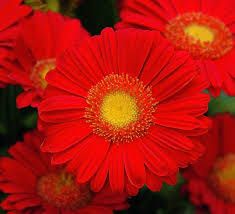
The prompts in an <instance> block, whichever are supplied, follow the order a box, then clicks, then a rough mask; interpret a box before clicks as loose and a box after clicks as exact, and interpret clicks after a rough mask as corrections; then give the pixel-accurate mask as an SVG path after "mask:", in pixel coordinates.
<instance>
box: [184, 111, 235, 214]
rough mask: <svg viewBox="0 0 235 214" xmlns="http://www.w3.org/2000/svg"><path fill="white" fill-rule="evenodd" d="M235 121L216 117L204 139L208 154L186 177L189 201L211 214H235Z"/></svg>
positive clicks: (232, 118)
mask: <svg viewBox="0 0 235 214" xmlns="http://www.w3.org/2000/svg"><path fill="white" fill-rule="evenodd" d="M234 136H235V117H234V116H230V115H218V116H216V117H214V118H213V127H212V130H211V131H210V133H209V136H208V137H207V138H205V139H204V142H205V144H206V146H207V152H206V153H205V155H204V156H203V157H202V158H201V160H200V161H198V162H197V163H196V164H195V165H194V166H193V167H192V169H190V170H189V171H187V172H186V173H185V178H186V179H187V180H188V184H187V185H186V187H187V189H188V191H189V194H190V199H191V201H192V202H193V203H194V204H195V205H197V206H207V207H209V209H210V211H211V213H213V214H222V213H223V214H232V213H235V144H234V140H233V139H234Z"/></svg>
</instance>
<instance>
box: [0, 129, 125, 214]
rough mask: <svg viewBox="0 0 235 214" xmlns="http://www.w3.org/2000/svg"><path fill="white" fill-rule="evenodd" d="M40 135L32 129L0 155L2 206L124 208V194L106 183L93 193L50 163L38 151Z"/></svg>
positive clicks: (100, 211)
mask: <svg viewBox="0 0 235 214" xmlns="http://www.w3.org/2000/svg"><path fill="white" fill-rule="evenodd" d="M41 142H42V136H41V135H40V133H39V132H37V131H33V132H29V133H27V134H25V135H24V142H18V143H16V144H15V145H14V146H12V147H11V148H10V150H9V153H10V155H11V157H1V158H0V190H1V191H3V192H5V193H8V194H9V195H8V197H7V198H6V199H5V200H4V201H3V202H2V203H1V207H2V208H3V209H4V210H6V211H8V212H9V213H33V214H36V213H52V214H59V213H60V214H76V213H77V214H88V213H89V214H112V210H113V209H125V208H127V207H128V206H127V203H126V199H127V197H126V195H125V194H113V193H112V192H111V191H110V188H108V186H106V187H105V188H104V189H103V190H102V191H101V192H100V193H94V192H92V191H91V190H90V189H89V186H88V185H87V184H81V185H78V184H77V183H76V181H75V179H74V176H73V175H72V174H69V173H67V172H65V170H64V169H63V168H62V167H52V166H51V165H50V161H49V158H48V156H47V155H46V154H43V153H41V152H40V149H39V146H40V144H41Z"/></svg>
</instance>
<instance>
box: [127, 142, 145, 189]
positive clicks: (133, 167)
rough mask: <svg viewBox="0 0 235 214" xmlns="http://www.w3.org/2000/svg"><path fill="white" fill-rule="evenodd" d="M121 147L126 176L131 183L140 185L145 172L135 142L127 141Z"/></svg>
mask: <svg viewBox="0 0 235 214" xmlns="http://www.w3.org/2000/svg"><path fill="white" fill-rule="evenodd" d="M123 149H124V164H125V170H126V174H127V177H128V179H129V181H130V183H131V184H132V185H134V186H136V187H142V186H143V185H144V183H145V179H146V177H145V176H146V174H145V167H144V159H143V155H142V153H141V152H140V151H139V149H138V146H137V142H131V143H127V144H126V145H125V147H123Z"/></svg>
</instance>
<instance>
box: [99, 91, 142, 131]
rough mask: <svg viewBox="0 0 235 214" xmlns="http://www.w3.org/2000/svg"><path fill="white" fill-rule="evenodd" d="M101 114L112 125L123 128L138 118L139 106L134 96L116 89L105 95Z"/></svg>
mask: <svg viewBox="0 0 235 214" xmlns="http://www.w3.org/2000/svg"><path fill="white" fill-rule="evenodd" d="M101 115H102V118H103V119H104V120H105V121H106V122H108V123H110V124H111V125H112V126H114V127H117V128H122V127H125V126H126V125H128V124H130V123H132V122H135V121H136V120H137V119H138V106H137V103H136V100H135V98H134V97H133V96H131V95H129V94H128V93H126V92H122V91H115V92H112V93H110V94H107V95H106V96H105V97H104V99H103V102H102V105H101Z"/></svg>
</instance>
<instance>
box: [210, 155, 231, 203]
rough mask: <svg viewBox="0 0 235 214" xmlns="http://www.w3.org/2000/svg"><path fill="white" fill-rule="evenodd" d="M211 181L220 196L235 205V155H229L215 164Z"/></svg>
mask: <svg viewBox="0 0 235 214" xmlns="http://www.w3.org/2000/svg"><path fill="white" fill-rule="evenodd" d="M210 181H211V184H212V186H213V189H214V190H215V192H216V193H217V194H218V195H220V196H221V197H223V198H224V199H225V200H226V201H229V202H232V203H235V154H228V155H226V156H224V157H221V158H219V159H218V160H217V161H216V162H215V164H214V167H213V170H212V172H211V174H210Z"/></svg>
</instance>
